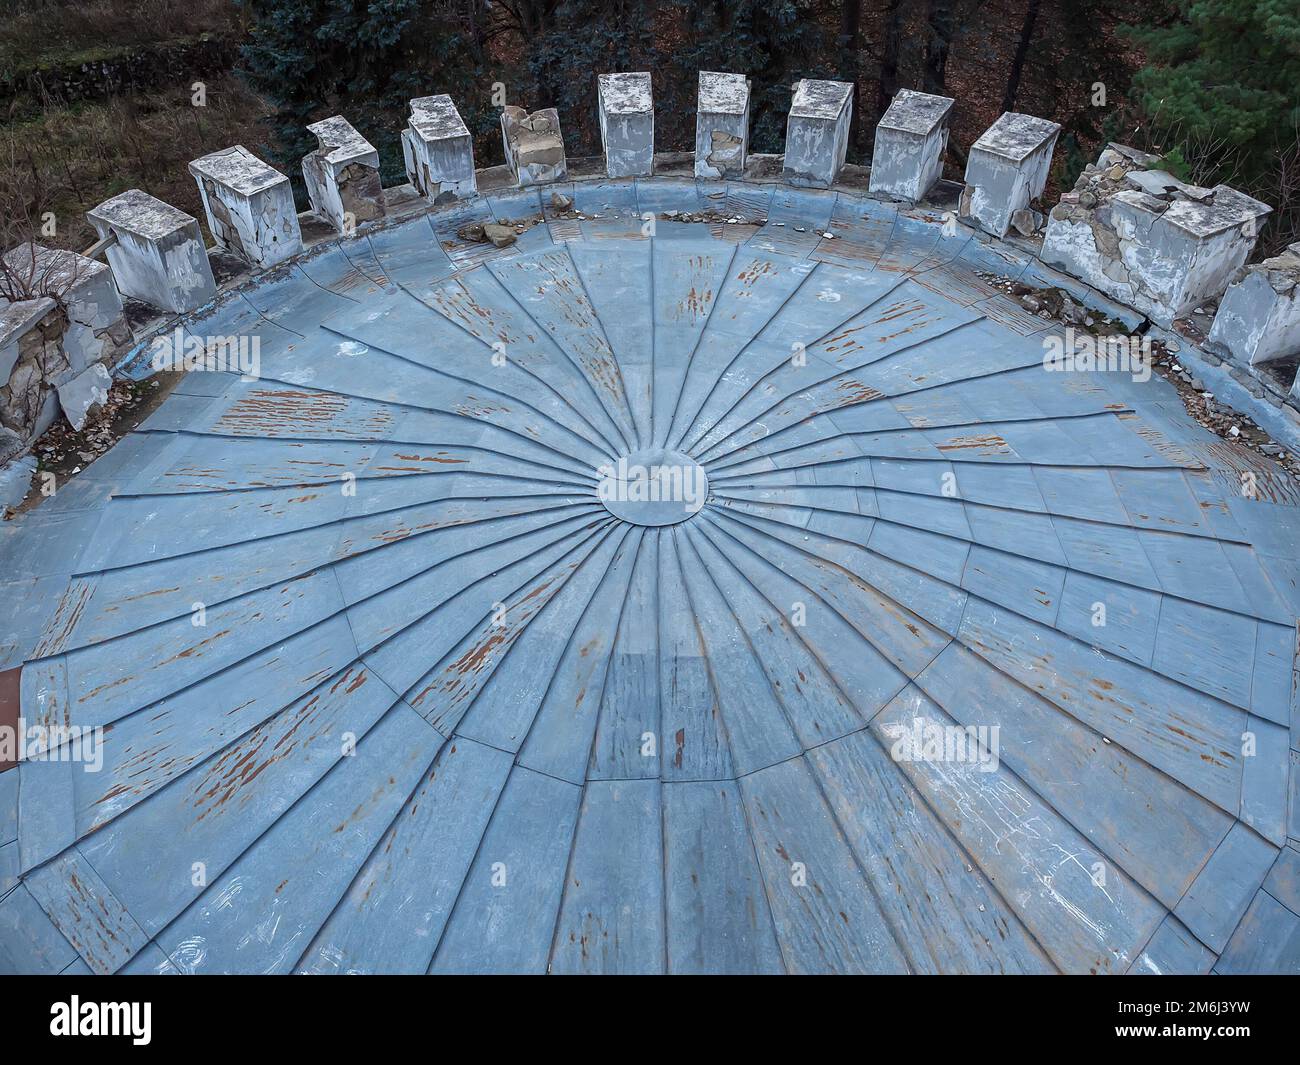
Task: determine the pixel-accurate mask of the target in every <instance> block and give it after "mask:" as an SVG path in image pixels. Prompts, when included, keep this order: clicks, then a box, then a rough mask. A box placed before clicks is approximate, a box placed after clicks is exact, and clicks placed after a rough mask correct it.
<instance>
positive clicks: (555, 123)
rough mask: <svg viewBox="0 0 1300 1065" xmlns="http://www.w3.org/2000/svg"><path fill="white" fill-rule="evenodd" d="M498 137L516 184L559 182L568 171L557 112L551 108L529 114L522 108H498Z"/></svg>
mask: <svg viewBox="0 0 1300 1065" xmlns="http://www.w3.org/2000/svg"><path fill="white" fill-rule="evenodd" d="M501 139H502V140H503V141H504V142H505V148H506V165H507V166H509V167H510V173H511V174H512V175H514V179H515V181H516V182H517V183H518V184H520V185H545V184H547V183H549V182H552V181H563V180H564V179H565V177H566V176H567V174H568V168H567V166H566V164H565V160H564V140H563V138H562V137H561V136H560V115H559V112H558V111H556V110H555V108H553V107H552V108H548V109H547V110H545V111H534V112H533V113H532V114H529V113H528V112H527V111H525V110H524V109H523V108H522V107H510V106H507V107H505V108H503V109H502V111H501Z"/></svg>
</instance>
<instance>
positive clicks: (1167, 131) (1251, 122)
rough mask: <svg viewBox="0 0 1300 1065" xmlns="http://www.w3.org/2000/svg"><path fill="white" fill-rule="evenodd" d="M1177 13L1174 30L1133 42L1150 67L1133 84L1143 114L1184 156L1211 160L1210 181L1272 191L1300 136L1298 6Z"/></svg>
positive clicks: (1258, 3)
mask: <svg viewBox="0 0 1300 1065" xmlns="http://www.w3.org/2000/svg"><path fill="white" fill-rule="evenodd" d="M1179 9H1180V17H1179V18H1178V19H1177V20H1176V21H1174V22H1173V23H1171V24H1170V25H1167V26H1163V27H1160V28H1149V29H1145V30H1141V31H1138V32H1137V33H1136V34H1135V36H1136V38H1137V39H1138V40H1139V42H1140V43H1142V44H1143V45H1145V46H1146V48H1147V55H1148V60H1149V65H1148V66H1147V67H1145V68H1144V69H1143V70H1141V71H1139V73H1138V74H1137V76H1136V78H1135V79H1134V87H1135V89H1136V91H1137V93H1138V98H1139V100H1140V102H1141V105H1142V108H1143V110H1144V111H1145V112H1146V114H1147V115H1148V117H1149V118H1150V121H1151V123H1152V125H1153V126H1154V127H1155V129H1156V131H1157V134H1158V135H1164V136H1166V137H1167V138H1168V139H1169V140H1170V141H1171V142H1173V143H1178V144H1181V145H1183V154H1184V155H1187V154H1189V153H1190V152H1191V151H1198V150H1199V151H1202V152H1206V153H1209V155H1210V156H1211V158H1210V159H1208V160H1207V162H1208V164H1209V167H1208V170H1209V172H1210V174H1211V175H1213V174H1214V171H1215V170H1216V169H1217V170H1218V171H1219V174H1218V175H1216V176H1218V177H1219V178H1220V179H1222V178H1225V177H1228V176H1229V175H1230V172H1232V176H1234V177H1235V180H1236V181H1237V182H1238V183H1241V184H1244V185H1251V186H1256V187H1258V185H1259V184H1260V183H1267V182H1268V180H1269V175H1270V172H1271V171H1272V169H1273V168H1274V167H1275V166H1276V162H1277V157H1278V153H1279V149H1280V148H1284V147H1285V146H1286V144H1288V143H1291V142H1293V141H1294V139H1295V131H1296V130H1297V128H1300V4H1297V3H1296V0H1180V2H1179ZM1274 206H1277V205H1276V204H1274Z"/></svg>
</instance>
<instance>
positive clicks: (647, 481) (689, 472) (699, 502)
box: [596, 448, 709, 525]
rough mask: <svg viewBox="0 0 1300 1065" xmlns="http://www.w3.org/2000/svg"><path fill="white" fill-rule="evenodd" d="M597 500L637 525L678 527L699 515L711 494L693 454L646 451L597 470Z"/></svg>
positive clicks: (622, 458) (629, 455)
mask: <svg viewBox="0 0 1300 1065" xmlns="http://www.w3.org/2000/svg"><path fill="white" fill-rule="evenodd" d="M596 473H597V475H598V476H599V477H600V483H599V485H598V486H597V488H596V495H597V498H599V499H600V501H601V503H603V504H604V506H605V509H606V510H608V511H609V512H610V513H611V514H613V515H614V517H616V518H621V519H622V520H623V521H627V522H631V523H632V524H633V525H676V524H677V523H678V522H679V521H685V520H686V519H687V518H689V517H691V515H693V514H695V513H697V512H698V511H699V509H700V508H701V507H702V506H704V501H705V499H707V498H708V495H709V479H708V477H707V476H706V475H705V473H704V467H703V466H701V465H700V464H699V463H698V462H696V461H695V460H694V459H693V458H691V457H690V456H689V455H684V454H682V453H681V452H680V451H668V450H665V449H664V448H644V449H642V450H640V451H633V452H632V453H631V454H628V455H620V456H619V457H618V458H617V459H615V460H613V461H612V462H609V463H607V464H606V465H604V466H601V467H599V468H598V469H597V470H596Z"/></svg>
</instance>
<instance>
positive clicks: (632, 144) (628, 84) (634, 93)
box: [596, 72, 655, 177]
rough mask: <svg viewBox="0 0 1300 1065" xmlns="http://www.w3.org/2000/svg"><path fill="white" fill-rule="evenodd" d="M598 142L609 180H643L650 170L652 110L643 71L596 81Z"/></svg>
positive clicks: (615, 75) (652, 131)
mask: <svg viewBox="0 0 1300 1065" xmlns="http://www.w3.org/2000/svg"><path fill="white" fill-rule="evenodd" d="M596 96H597V109H598V112H599V118H600V141H601V144H602V145H604V148H605V172H606V173H607V174H608V175H609V176H610V177H643V176H646V175H648V174H650V173H651V172H652V171H653V170H654V154H655V111H654V99H653V96H652V93H651V89H650V75H649V73H646V72H639V73H629V74H601V75H599V76H598V77H597V78H596Z"/></svg>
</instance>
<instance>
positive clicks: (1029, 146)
mask: <svg viewBox="0 0 1300 1065" xmlns="http://www.w3.org/2000/svg"><path fill="white" fill-rule="evenodd" d="M1060 132H1061V127H1060V126H1059V125H1058V124H1057V123H1055V122H1049V121H1047V119H1045V118H1035V117H1034V116H1033V115H1020V114H1016V113H1015V112H1014V111H1008V112H1007V113H1006V114H1004V115H1003V116H1002V117H1001V118H999V119H998V120H997V121H996V122H994V123H993V125H991V126H990V127H989V128H988V129H986V130H985V131H984V133H983V135H982V136H981V137H980V139H979V140H977V141H976V142H975V143H974V144H973V145H971V150H970V155H969V156H968V157H967V161H966V188H965V190H964V191H963V192H962V195H961V204H960V206H959V208H958V213H959V214H960V215H961V218H962V220H963V221H966V222H970V223H972V224H973V225H976V226H979V228H981V229H983V230H984V231H985V232H986V233H992V234H993V235H994V236H995V237H1005V236H1006V235H1007V230H1008V229H1010V228H1011V216H1012V215H1013V214H1015V213H1016V212H1017V211H1019V210H1020V209H1021V208H1022V207H1027V206H1028V205H1029V201H1030V200H1032V199H1034V197H1036V196H1040V195H1042V192H1043V187H1044V186H1045V185H1046V184H1047V172H1048V171H1049V170H1050V169H1051V166H1052V151H1053V150H1054V149H1055V148H1056V137H1057V134H1059V133H1060Z"/></svg>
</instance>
